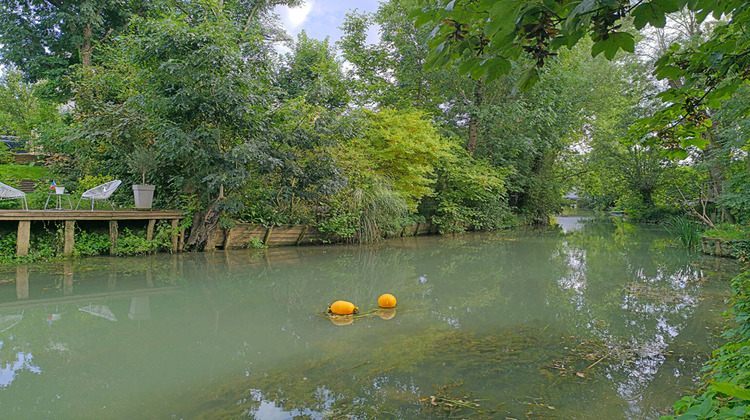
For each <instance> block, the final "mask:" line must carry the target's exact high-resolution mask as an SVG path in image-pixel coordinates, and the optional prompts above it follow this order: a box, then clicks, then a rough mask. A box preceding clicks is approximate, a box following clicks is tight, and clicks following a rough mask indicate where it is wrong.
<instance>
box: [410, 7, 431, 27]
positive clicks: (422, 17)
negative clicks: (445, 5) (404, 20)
mask: <svg viewBox="0 0 750 420" xmlns="http://www.w3.org/2000/svg"><path fill="white" fill-rule="evenodd" d="M418 12H421V11H418ZM413 13H414V12H412V14H413ZM415 17H416V19H415V20H414V26H415V27H417V28H419V27H421V26H423V25H425V24H427V23H429V22H433V21H435V20H436V19H435V18H436V17H437V13H435V11H433V10H429V11H427V12H421V13H418V14H416V16H415Z"/></svg>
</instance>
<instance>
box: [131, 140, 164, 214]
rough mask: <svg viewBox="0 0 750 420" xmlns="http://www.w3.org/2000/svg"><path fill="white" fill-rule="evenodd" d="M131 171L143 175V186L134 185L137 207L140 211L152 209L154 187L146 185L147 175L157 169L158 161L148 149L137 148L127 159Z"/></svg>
mask: <svg viewBox="0 0 750 420" xmlns="http://www.w3.org/2000/svg"><path fill="white" fill-rule="evenodd" d="M125 162H126V163H127V165H128V167H129V168H130V170H131V171H132V172H134V173H137V174H141V179H142V182H143V184H141V185H135V184H134V185H133V198H134V199H135V207H136V208H138V209H150V208H151V204H152V202H153V200H154V189H155V188H156V187H155V186H153V185H147V184H146V173H147V172H149V171H151V170H153V169H155V168H156V165H157V164H158V161H157V160H156V156H155V155H154V153H153V152H151V151H149V150H148V149H147V148H146V147H143V146H141V147H136V148H135V150H133V152H132V153H131V154H130V155H128V157H127V158H126V159H125Z"/></svg>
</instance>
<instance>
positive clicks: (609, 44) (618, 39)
mask: <svg viewBox="0 0 750 420" xmlns="http://www.w3.org/2000/svg"><path fill="white" fill-rule="evenodd" d="M621 49H622V50H624V51H627V52H631V53H632V52H633V51H635V38H633V35H631V34H629V33H627V32H615V33H613V34H610V35H609V37H608V38H607V39H604V40H601V41H597V42H595V43H594V45H593V46H592V47H591V55H592V56H594V57H596V56H597V55H599V54H601V53H602V52H603V53H604V56H605V57H606V58H607V59H608V60H612V59H613V58H614V57H615V55H616V54H617V51H618V50H621Z"/></svg>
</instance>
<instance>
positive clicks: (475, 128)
mask: <svg viewBox="0 0 750 420" xmlns="http://www.w3.org/2000/svg"><path fill="white" fill-rule="evenodd" d="M482 87H484V82H483V81H482V80H481V79H480V80H478V81H477V84H476V85H475V86H474V112H472V113H471V115H470V116H469V141H467V142H466V150H467V151H468V152H469V154H470V155H472V156H473V155H474V152H476V150H477V138H478V136H479V107H480V106H481V105H482V100H483V99H484V92H483V91H482Z"/></svg>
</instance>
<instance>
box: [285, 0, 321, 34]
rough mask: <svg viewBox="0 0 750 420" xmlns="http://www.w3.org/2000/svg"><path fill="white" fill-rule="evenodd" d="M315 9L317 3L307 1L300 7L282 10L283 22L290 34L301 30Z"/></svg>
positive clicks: (310, 0)
mask: <svg viewBox="0 0 750 420" xmlns="http://www.w3.org/2000/svg"><path fill="white" fill-rule="evenodd" d="M313 7H315V2H314V1H312V0H307V1H306V2H305V3H304V4H303V5H302V6H300V7H295V8H289V7H283V8H281V10H280V12H281V13H280V14H281V20H282V22H283V24H284V27H285V28H286V30H287V31H289V32H297V29H299V28H300V27H301V26H302V25H303V24H304V23H305V22H306V21H307V17H308V15H309V14H310V11H311V10H312V8H313Z"/></svg>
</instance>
